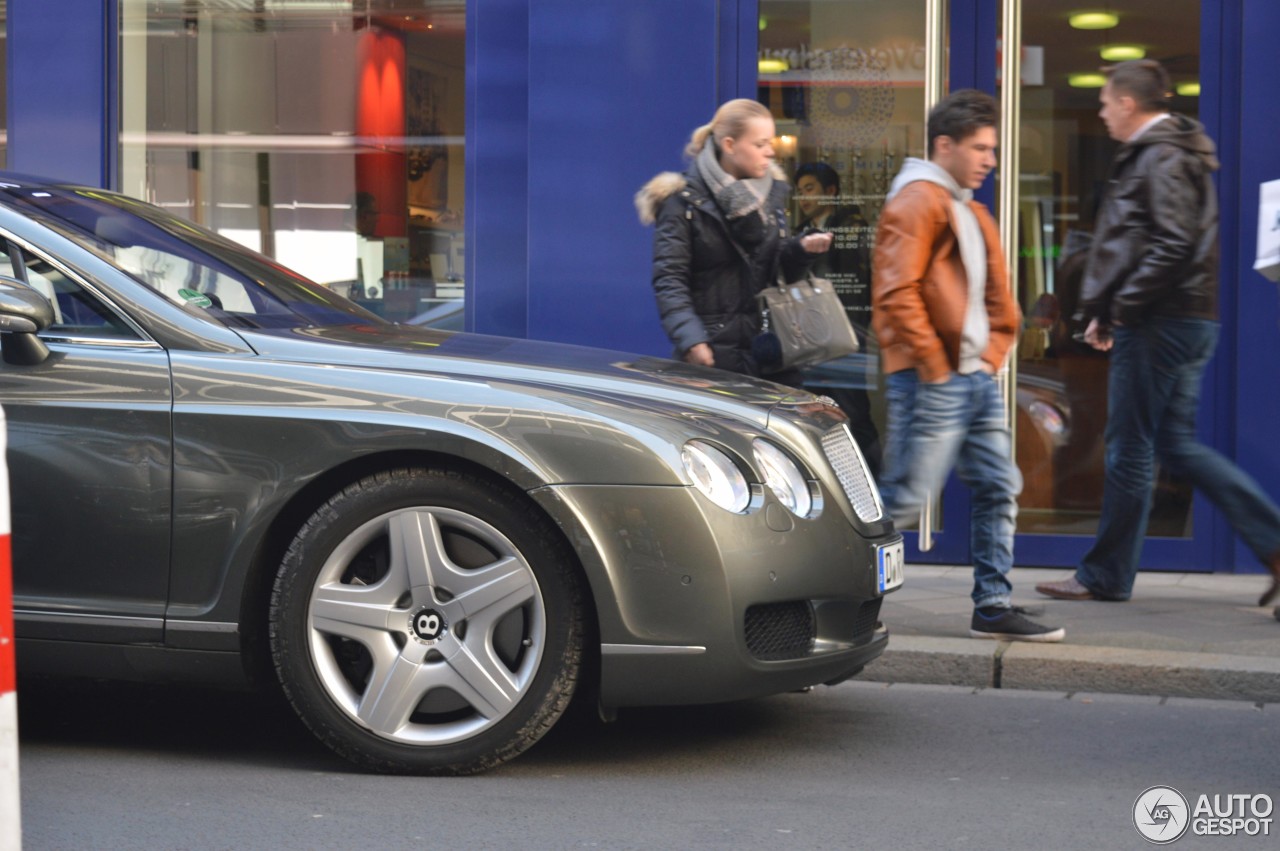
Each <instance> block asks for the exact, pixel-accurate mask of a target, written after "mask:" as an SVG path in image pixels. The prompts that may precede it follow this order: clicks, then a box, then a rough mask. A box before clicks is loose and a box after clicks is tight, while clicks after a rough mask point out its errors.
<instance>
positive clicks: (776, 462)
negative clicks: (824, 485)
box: [751, 440, 813, 517]
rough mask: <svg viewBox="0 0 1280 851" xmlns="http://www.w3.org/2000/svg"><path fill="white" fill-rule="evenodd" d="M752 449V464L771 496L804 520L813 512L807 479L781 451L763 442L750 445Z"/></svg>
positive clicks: (758, 441)
mask: <svg viewBox="0 0 1280 851" xmlns="http://www.w3.org/2000/svg"><path fill="white" fill-rule="evenodd" d="M751 447H752V449H754V450H755V455H756V464H758V465H759V467H760V472H761V473H763V474H764V483H765V484H766V485H768V486H769V490H771V491H773V495H774V496H776V497H777V498H778V502H781V503H782V504H783V505H785V506H786V507H787V509H788V510H789V511H790V512H791V513H792V514H794V515H796V516H797V517H808V516H809V513H810V512H812V511H813V494H812V493H811V492H810V490H809V480H808V479H807V478H806V477H805V475H804V473H802V472H801V471H800V468H799V467H797V466H796V464H795V462H794V461H792V460H791V459H790V458H789V457H788V456H787V454H786V453H785V452H783V451H782V450H781V449H779V448H778V447H776V446H774V445H773V444H772V443H769V442H768V441H765V440H755V441H752V444H751Z"/></svg>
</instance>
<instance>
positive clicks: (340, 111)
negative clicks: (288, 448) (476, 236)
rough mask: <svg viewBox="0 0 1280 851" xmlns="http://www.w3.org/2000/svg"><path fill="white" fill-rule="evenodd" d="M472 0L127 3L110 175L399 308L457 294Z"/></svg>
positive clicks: (333, 283) (293, 264) (138, 193)
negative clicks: (116, 154) (116, 173)
mask: <svg viewBox="0 0 1280 851" xmlns="http://www.w3.org/2000/svg"><path fill="white" fill-rule="evenodd" d="M465 11H466V7H465V0H347V2H342V0H252V2H243V0H121V3H120V21H121V34H120V37H121V45H120V47H121V49H120V57H121V62H120V64H121V86H120V90H121V104H120V115H121V119H120V128H121V129H120V187H121V189H122V191H124V192H125V193H127V194H129V195H133V196H135V197H138V198H142V199H145V200H147V201H150V202H152V203H154V204H158V205H160V206H162V207H165V208H166V209H169V210H170V211H173V212H175V213H177V214H179V215H182V216H184V217H186V218H188V219H190V220H192V221H194V222H198V223H200V224H202V225H205V226H207V227H210V228H212V229H214V230H216V231H218V232H219V233H222V234H224V235H226V236H228V237H230V238H232V239H234V240H236V241H238V242H240V243H242V244H244V245H247V246H249V247H251V248H254V249H257V250H259V251H262V252H264V253H265V254H267V255H269V256H271V257H273V258H275V259H276V260H278V261H279V262H281V263H282V264H284V265H286V266H289V267H290V268H293V269H295V270H296V271H298V272H300V273H302V274H303V275H305V276H307V277H309V278H311V279H313V280H315V281H318V282H320V283H323V284H325V285H327V286H330V287H332V288H333V289H334V290H336V291H338V292H340V293H342V294H343V295H350V296H351V297H353V298H355V299H356V300H357V301H359V302H360V303H361V304H363V305H365V306H366V307H369V308H370V309H372V310H374V311H375V312H377V313H380V314H382V315H383V316H385V317H387V318H389V319H393V320H405V319H409V318H411V317H413V316H415V315H417V314H419V313H421V312H423V311H426V310H428V309H431V308H433V307H436V306H438V305H440V304H441V303H442V302H445V301H448V302H456V301H457V300H459V299H461V298H462V297H463V291H464V282H463V280H462V273H463V245H464V238H465V237H464V233H463V230H462V222H463V218H464V217H463V213H464V210H463V199H464V183H463V174H464V169H463V157H464V154H465V148H464V144H463V139H464V132H465V131H464V127H465V102H464V99H465V31H464V27H465Z"/></svg>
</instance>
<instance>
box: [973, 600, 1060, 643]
mask: <svg viewBox="0 0 1280 851" xmlns="http://www.w3.org/2000/svg"><path fill="white" fill-rule="evenodd" d="M1024 611H1025V610H1024V609H1020V608H1018V607H1017V606H1013V607H1011V608H1007V609H999V608H995V607H992V606H983V607H982V608H981V609H974V610H973V620H971V621H970V622H969V635H970V636H972V637H973V638H994V639H998V640H1001V641H1043V642H1053V641H1061V640H1062V639H1063V638H1064V637H1065V636H1066V634H1067V633H1066V630H1064V629H1062V627H1056V628H1055V627H1050V626H1044V625H1043V624H1038V623H1036V622H1035V621H1033V620H1031V619H1030V618H1028V617H1027V616H1026V615H1025V614H1023V612H1024Z"/></svg>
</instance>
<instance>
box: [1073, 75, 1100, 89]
mask: <svg viewBox="0 0 1280 851" xmlns="http://www.w3.org/2000/svg"><path fill="white" fill-rule="evenodd" d="M1067 83H1068V84H1069V85H1070V86H1071V87H1072V88H1074V89H1100V88H1102V87H1103V86H1105V85H1106V84H1107V78H1106V77H1104V76H1103V75H1102V74H1095V73H1093V72H1090V73H1088V74H1068V75H1067Z"/></svg>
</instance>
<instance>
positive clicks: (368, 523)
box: [270, 468, 584, 774]
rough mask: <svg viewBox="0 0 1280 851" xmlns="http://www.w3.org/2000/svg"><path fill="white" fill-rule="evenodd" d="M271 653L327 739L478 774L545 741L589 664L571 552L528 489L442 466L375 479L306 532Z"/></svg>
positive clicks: (349, 754)
mask: <svg viewBox="0 0 1280 851" xmlns="http://www.w3.org/2000/svg"><path fill="white" fill-rule="evenodd" d="M270 618H271V620H270V636H271V652H272V658H273V661H274V663H275V667H276V671H277V673H278V675H279V678H280V681H281V684H282V685H283V688H284V691H285V693H286V695H287V696H288V698H289V700H290V702H291V703H292V704H293V706H294V708H295V709H296V710H297V712H298V714H299V715H300V716H301V718H302V720H303V721H304V722H305V723H306V724H307V726H308V727H310V728H311V730H312V731H313V732H314V733H315V734H316V735H317V736H318V737H319V738H320V739H321V740H322V741H324V742H325V743H326V744H327V745H328V746H329V747H331V748H332V749H333V750H335V751H337V752H338V753H339V754H341V755H342V756H344V757H346V758H347V759H350V760H351V761H353V762H355V763H357V764H359V765H361V766H363V767H366V768H369V769H373V770H377V771H390V772H405V773H422V774H469V773H474V772H477V771H483V770H485V769H488V768H491V767H493V766H496V765H498V764H500V763H502V762H505V761H506V760H508V759H511V758H512V757H514V756H516V755H517V754H519V753H521V752H523V751H524V750H525V749H527V748H528V747H529V746H531V745H532V744H533V743H534V742H536V741H537V740H538V739H539V738H540V737H541V736H542V735H543V734H544V733H545V732H546V731H547V730H549V729H550V728H551V726H552V725H553V724H554V723H555V721H556V720H557V719H558V718H559V717H560V716H561V715H562V714H563V713H564V710H565V708H566V707H567V706H568V703H569V700H570V698H571V697H572V694H573V690H574V687H575V685H576V683H577V679H578V675H579V672H580V670H581V666H582V652H583V651H582V643H583V629H584V627H583V622H584V616H583V601H582V593H581V582H580V580H579V579H578V575H577V573H576V571H575V568H574V561H573V558H572V554H571V553H570V552H569V551H568V548H567V546H566V545H565V543H564V541H563V539H562V538H561V537H560V536H559V535H558V533H557V532H556V529H555V528H554V526H552V525H551V523H550V522H549V521H548V519H547V518H546V517H545V516H544V515H543V514H541V512H540V511H539V510H538V509H537V508H536V506H533V505H532V504H530V503H529V502H528V501H527V500H526V499H525V498H524V496H523V495H522V494H519V493H518V492H513V491H510V490H508V489H507V488H506V487H504V486H502V485H501V484H500V483H496V482H491V481H488V480H486V479H483V478H480V477H478V476H474V475H471V474H468V473H462V472H457V471H451V470H444V469H418V468H414V469H400V470H393V471H389V472H385V473H379V474H377V475H374V476H370V477H368V478H365V479H363V480H361V481H359V482H356V483H355V484H353V485H351V486H349V487H347V488H345V489H344V490H343V491H342V492H341V493H339V494H337V495H336V496H334V497H333V498H331V499H330V500H329V501H328V502H326V503H325V504H324V505H323V506H321V507H320V508H319V509H318V510H317V511H316V512H315V513H314V514H313V515H312V516H311V518H310V519H309V520H308V521H307V523H306V524H305V525H304V526H303V527H302V529H301V531H299V532H298V534H297V537H296V538H295V539H294V541H293V543H292V545H291V546H290V548H289V551H288V553H287V554H286V556H285V559H284V562H283V564H282V566H281V568H280V571H279V574H278V576H277V578H276V582H275V588H274V592H273V594H272V600H271V609H270Z"/></svg>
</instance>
